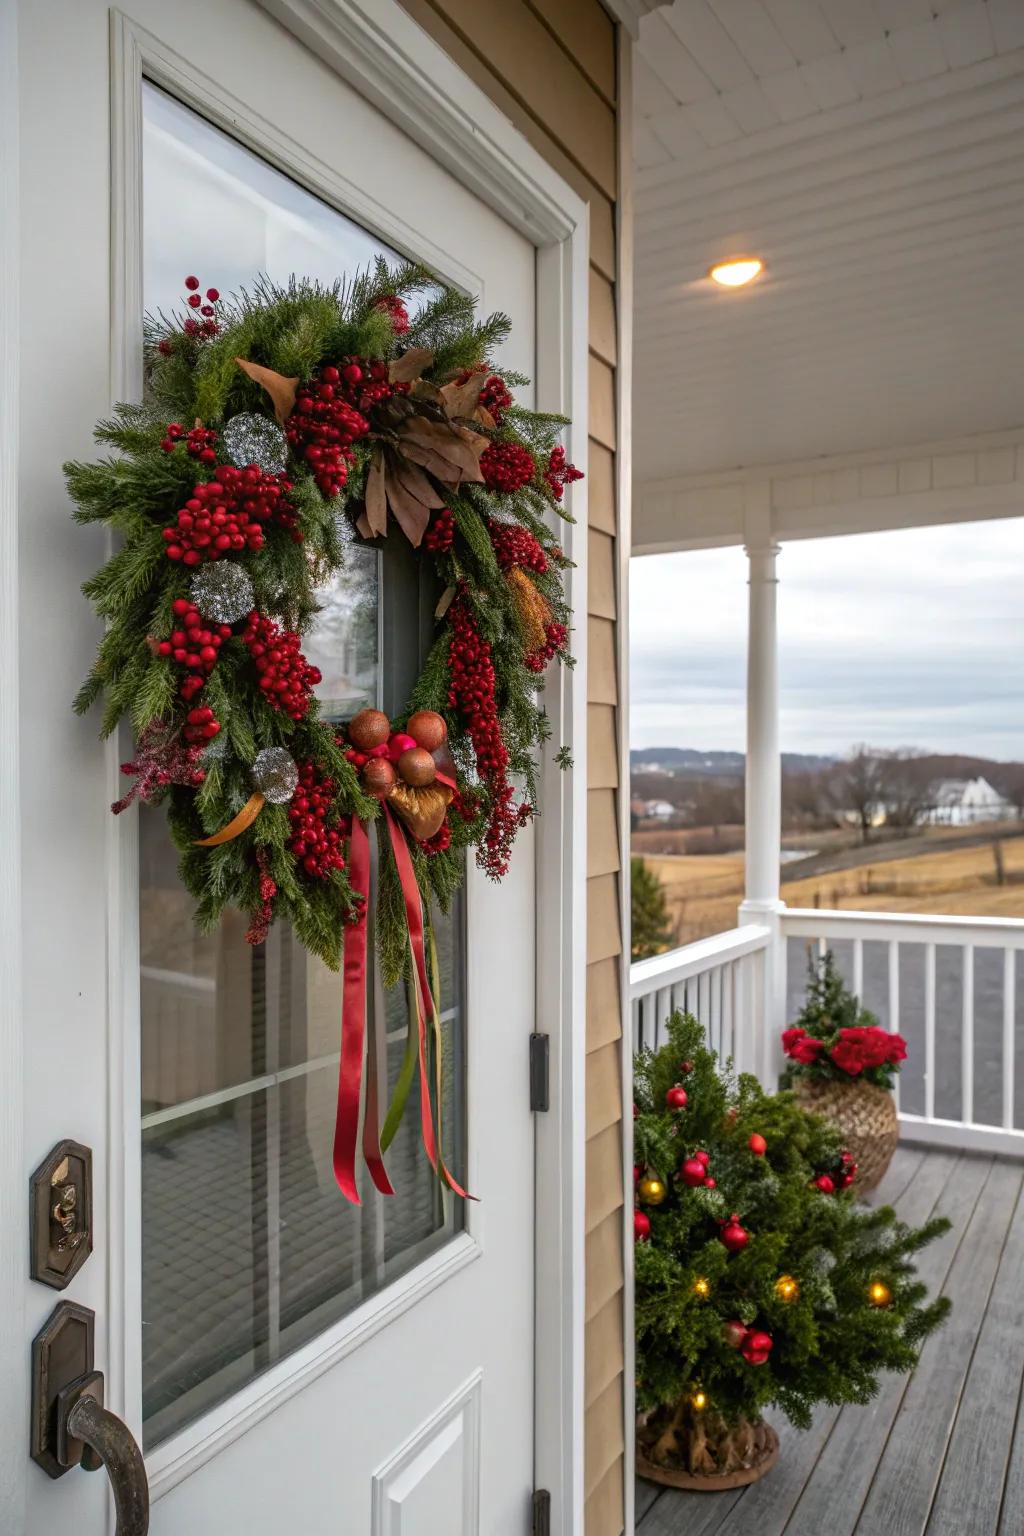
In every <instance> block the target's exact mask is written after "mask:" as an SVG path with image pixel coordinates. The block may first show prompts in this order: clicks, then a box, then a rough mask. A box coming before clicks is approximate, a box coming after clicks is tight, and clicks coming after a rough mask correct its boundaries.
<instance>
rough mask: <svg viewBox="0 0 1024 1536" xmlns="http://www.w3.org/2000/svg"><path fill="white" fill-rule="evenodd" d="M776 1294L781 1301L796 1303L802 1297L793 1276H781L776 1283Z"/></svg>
mask: <svg viewBox="0 0 1024 1536" xmlns="http://www.w3.org/2000/svg"><path fill="white" fill-rule="evenodd" d="M775 1294H776V1296H777V1297H778V1298H779V1300H780V1301H796V1299H797V1297H798V1296H799V1295H800V1286H799V1283H798V1282H797V1281H796V1280H794V1278H793V1276H792V1275H780V1276H779V1278H778V1279H777V1280H776V1282H775Z"/></svg>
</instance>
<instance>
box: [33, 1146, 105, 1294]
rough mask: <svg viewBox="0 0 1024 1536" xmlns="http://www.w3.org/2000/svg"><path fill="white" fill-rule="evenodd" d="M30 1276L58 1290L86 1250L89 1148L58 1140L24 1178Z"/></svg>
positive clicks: (89, 1234) (88, 1241)
mask: <svg viewBox="0 0 1024 1536" xmlns="http://www.w3.org/2000/svg"><path fill="white" fill-rule="evenodd" d="M30 1221H31V1232H32V1266H31V1273H32V1278H33V1279H34V1280H41V1281H42V1282H43V1284H44V1285H52V1286H54V1287H55V1289H56V1290H58V1291H62V1290H63V1289H64V1287H65V1286H66V1285H67V1284H68V1282H69V1281H70V1280H71V1279H72V1278H73V1276H74V1275H76V1274H77V1273H78V1271H79V1270H80V1269H81V1267H82V1265H83V1264H84V1263H85V1261H86V1259H87V1258H88V1257H89V1255H90V1253H91V1252H92V1152H91V1151H90V1150H89V1148H88V1147H83V1146H82V1145H81V1143H80V1142H77V1141H59V1142H58V1143H57V1145H56V1146H55V1147H54V1148H53V1149H52V1151H51V1152H50V1154H49V1156H48V1157H46V1158H45V1159H44V1160H43V1162H41V1163H40V1165H39V1167H38V1168H37V1169H36V1171H35V1173H34V1174H33V1175H32V1178H31V1181H30Z"/></svg>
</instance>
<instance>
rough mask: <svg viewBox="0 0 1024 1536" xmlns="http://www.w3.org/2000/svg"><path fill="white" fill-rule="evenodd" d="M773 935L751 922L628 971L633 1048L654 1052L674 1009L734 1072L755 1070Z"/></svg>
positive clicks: (675, 950)
mask: <svg viewBox="0 0 1024 1536" xmlns="http://www.w3.org/2000/svg"><path fill="white" fill-rule="evenodd" d="M771 938H772V931H771V929H770V928H762V927H760V926H755V925H754V924H747V925H746V926H744V927H742V928H733V929H731V930H730V932H728V933H716V934H715V935H714V937H713V938H710V939H699V940H698V941H697V943H696V944H687V945H685V946H684V947H683V948H682V949H673V950H669V952H668V953H667V954H664V955H655V956H654V957H653V958H652V959H650V960H638V961H637V962H636V963H635V964H634V965H633V966H632V967H631V969H630V991H629V995H630V1001H631V1007H632V1013H633V1045H634V1049H639V1048H640V1047H641V1046H649V1047H651V1049H653V1050H656V1049H657V1047H658V1046H660V1045H661V1044H662V1043H663V1042H664V1028H665V1020H666V1018H667V1017H668V1015H669V1014H670V1013H672V1012H673V1010H674V1009H677V1008H678V1009H680V1010H681V1011H682V1012H689V1013H692V1014H694V1015H695V1016H696V1017H697V1018H698V1019H700V1021H701V1023H702V1024H703V1025H704V1028H705V1030H706V1031H707V1037H708V1042H709V1044H710V1046H711V1048H712V1050H714V1051H717V1052H718V1054H719V1056H721V1057H723V1058H725V1057H728V1056H731V1057H732V1058H733V1060H734V1062H735V1065H736V1069H737V1071H741V1072H749V1071H753V1069H754V1061H755V1053H756V1050H757V1044H758V1041H759V1040H760V1038H761V1036H762V1033H763V1030H764V1028H765V1018H764V999H765V995H766V987H765V956H766V953H767V950H768V946H769V944H770V943H771Z"/></svg>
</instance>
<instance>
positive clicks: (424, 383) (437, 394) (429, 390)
mask: <svg viewBox="0 0 1024 1536" xmlns="http://www.w3.org/2000/svg"><path fill="white" fill-rule="evenodd" d="M409 397H410V399H413V400H429V401H430V403H431V405H441V406H443V405H444V394H443V392H442V391H441V390H440V389H438V387H437V385H436V384H431V382H430V380H429V379H415V380H414V381H413V383H412V384H411V385H410V386H409Z"/></svg>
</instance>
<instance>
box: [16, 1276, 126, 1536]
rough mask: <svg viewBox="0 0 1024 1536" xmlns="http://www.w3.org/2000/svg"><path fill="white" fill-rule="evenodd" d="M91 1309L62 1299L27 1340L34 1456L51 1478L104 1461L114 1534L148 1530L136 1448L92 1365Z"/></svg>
mask: <svg viewBox="0 0 1024 1536" xmlns="http://www.w3.org/2000/svg"><path fill="white" fill-rule="evenodd" d="M94 1325H95V1314H94V1313H93V1312H91V1311H90V1310H89V1308H88V1307H80V1306H78V1305H76V1304H75V1303H74V1302H70V1301H62V1302H61V1303H60V1304H59V1306H57V1307H55V1308H54V1311H53V1313H52V1315H51V1317H50V1319H49V1321H48V1322H47V1324H46V1326H45V1327H44V1328H43V1329H42V1330H41V1331H40V1333H39V1334H38V1335H37V1336H36V1339H35V1341H34V1343H33V1345H32V1459H33V1461H36V1462H38V1464H39V1465H40V1466H41V1467H42V1468H43V1471H44V1472H46V1473H48V1475H49V1476H50V1477H63V1476H64V1474H65V1472H69V1471H70V1470H71V1468H72V1467H82V1468H83V1470H84V1471H86V1472H97V1471H98V1470H99V1469H100V1467H103V1468H104V1469H105V1471H106V1474H107V1476H108V1477H109V1479H110V1486H111V1489H112V1491H113V1495H114V1509H115V1511H116V1514H117V1523H116V1525H115V1527H114V1536H146V1533H147V1532H148V1530H149V1483H148V1482H147V1480H146V1465H145V1462H144V1461H143V1459H142V1452H141V1451H140V1449H139V1447H138V1444H137V1442H136V1440H135V1437H134V1436H133V1434H132V1432H131V1430H130V1429H129V1428H128V1426H127V1424H125V1423H124V1422H123V1420H121V1419H119V1418H118V1417H117V1414H116V1413H111V1411H110V1409H109V1408H105V1407H104V1406H103V1372H102V1371H96V1370H93V1332H94Z"/></svg>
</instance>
